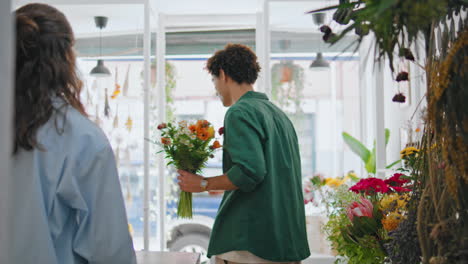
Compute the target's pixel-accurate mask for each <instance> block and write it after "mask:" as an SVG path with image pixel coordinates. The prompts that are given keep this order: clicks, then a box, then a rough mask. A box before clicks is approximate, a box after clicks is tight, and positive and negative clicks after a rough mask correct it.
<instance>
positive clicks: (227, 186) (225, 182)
mask: <svg viewBox="0 0 468 264" xmlns="http://www.w3.org/2000/svg"><path fill="white" fill-rule="evenodd" d="M206 180H207V181H208V186H206V190H207V191H215V190H219V191H221V190H222V191H232V190H237V189H239V188H238V187H237V186H235V185H234V184H233V183H232V182H231V181H230V180H229V178H228V176H227V174H223V175H221V176H216V177H210V178H206Z"/></svg>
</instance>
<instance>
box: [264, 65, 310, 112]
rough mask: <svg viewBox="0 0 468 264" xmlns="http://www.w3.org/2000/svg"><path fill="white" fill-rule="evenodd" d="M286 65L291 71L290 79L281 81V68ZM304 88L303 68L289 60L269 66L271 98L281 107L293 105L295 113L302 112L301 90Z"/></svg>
mask: <svg viewBox="0 0 468 264" xmlns="http://www.w3.org/2000/svg"><path fill="white" fill-rule="evenodd" d="M284 67H286V68H288V69H289V70H290V71H291V74H292V75H291V80H289V81H287V82H282V81H281V78H282V70H283V68H284ZM303 90H304V69H302V67H301V66H300V65H297V64H293V63H292V62H291V61H282V62H281V63H277V64H274V65H273V66H272V68H271V99H272V101H273V102H276V103H277V104H278V106H279V107H280V108H281V109H284V108H286V107H288V106H290V105H294V106H295V110H296V111H295V113H300V112H302V109H301V102H302V97H303V95H302V92H303Z"/></svg>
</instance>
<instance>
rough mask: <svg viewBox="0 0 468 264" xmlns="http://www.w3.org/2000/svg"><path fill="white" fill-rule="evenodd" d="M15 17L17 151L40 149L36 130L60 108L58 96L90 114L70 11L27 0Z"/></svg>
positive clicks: (83, 112)
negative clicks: (85, 103) (83, 93)
mask: <svg viewBox="0 0 468 264" xmlns="http://www.w3.org/2000/svg"><path fill="white" fill-rule="evenodd" d="M15 19H16V71H15V118H14V120H15V132H16V133H15V143H14V153H16V152H17V151H18V149H19V148H22V149H25V150H32V149H34V148H41V146H40V145H39V143H38V142H37V139H36V134H37V131H38V129H39V128H40V127H41V126H42V125H44V124H45V123H46V122H47V121H48V120H49V119H50V118H51V116H52V114H53V113H54V111H56V110H58V109H55V108H54V106H53V102H52V100H53V98H61V99H62V100H63V101H64V102H65V106H67V105H70V106H72V107H74V108H75V109H77V110H78V111H79V112H80V113H82V114H83V115H85V116H86V112H85V110H84V107H83V104H82V103H81V101H80V92H81V88H82V82H81V80H80V79H79V78H78V74H77V72H76V65H75V53H74V51H73V45H74V43H75V38H74V36H73V31H72V28H71V26H70V24H69V23H68V21H67V19H66V18H65V15H64V14H63V13H62V12H60V11H58V10H57V9H55V8H54V7H51V6H49V5H45V4H28V5H25V6H23V7H21V8H19V9H18V10H16V12H15ZM56 124H57V123H56ZM57 131H59V130H58V128H57ZM59 133H60V132H59Z"/></svg>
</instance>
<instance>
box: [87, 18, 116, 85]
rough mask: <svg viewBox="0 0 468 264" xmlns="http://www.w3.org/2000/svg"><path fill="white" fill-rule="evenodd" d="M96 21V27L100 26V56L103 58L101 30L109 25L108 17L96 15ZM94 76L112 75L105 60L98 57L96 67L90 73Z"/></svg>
mask: <svg viewBox="0 0 468 264" xmlns="http://www.w3.org/2000/svg"><path fill="white" fill-rule="evenodd" d="M94 22H95V23H96V27H98V28H99V58H102V36H101V32H102V29H103V28H105V27H106V25H107V17H103V16H96V17H94ZM89 74H90V75H91V76H93V77H98V78H101V77H109V76H110V75H111V73H110V71H109V69H107V67H106V66H104V60H102V59H98V61H97V65H96V67H94V68H93V69H92V70H91V72H90V73H89Z"/></svg>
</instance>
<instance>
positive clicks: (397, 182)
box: [385, 173, 409, 187]
mask: <svg viewBox="0 0 468 264" xmlns="http://www.w3.org/2000/svg"><path fill="white" fill-rule="evenodd" d="M401 176H404V174H402V173H395V174H393V176H392V177H391V178H389V179H387V180H385V183H386V184H388V185H389V186H392V187H393V186H398V187H401V186H403V184H405V183H408V182H409V181H408V180H405V179H400V177H401Z"/></svg>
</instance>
